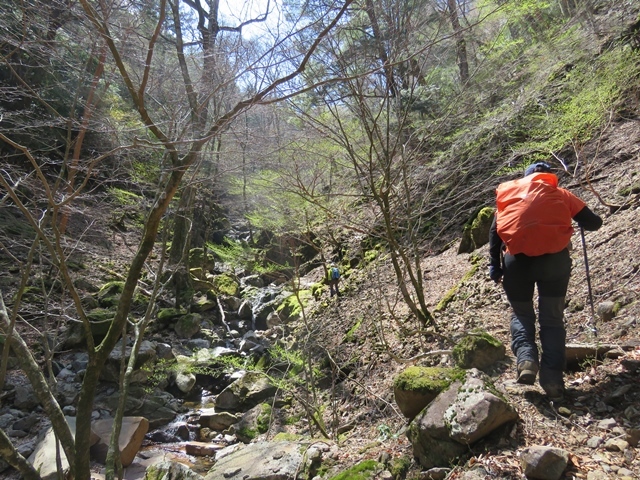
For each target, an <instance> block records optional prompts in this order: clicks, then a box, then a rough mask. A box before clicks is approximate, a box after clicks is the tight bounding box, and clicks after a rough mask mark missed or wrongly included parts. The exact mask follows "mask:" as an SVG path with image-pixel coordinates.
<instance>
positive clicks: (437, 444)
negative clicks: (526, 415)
mask: <svg viewBox="0 0 640 480" xmlns="http://www.w3.org/2000/svg"><path fill="white" fill-rule="evenodd" d="M517 418H518V415H517V413H516V411H515V410H514V409H513V407H512V406H511V405H510V404H509V403H508V402H507V401H506V399H505V398H504V397H503V396H502V395H501V394H500V393H499V392H498V391H497V390H496V389H495V387H494V386H493V384H492V383H491V381H490V379H489V377H488V376H487V375H485V374H483V373H482V372H481V371H479V370H476V369H472V370H468V371H467V372H466V375H465V377H464V378H463V379H462V380H456V381H454V382H453V383H452V384H451V385H450V386H449V388H448V389H446V390H445V391H444V392H442V393H441V394H440V395H438V396H437V397H436V398H435V399H434V400H433V401H432V402H431V403H430V404H429V405H428V406H427V407H426V408H425V409H424V410H422V412H420V414H419V415H418V416H417V417H416V418H415V419H414V420H413V421H412V422H411V424H410V425H409V429H408V430H407V437H408V438H409V441H410V442H411V444H412V445H413V453H414V456H415V457H416V458H417V459H418V461H419V462H420V464H421V465H422V466H423V467H424V468H433V467H446V466H448V465H450V464H451V463H452V462H454V461H455V460H457V459H458V457H460V456H461V455H463V454H464V453H465V452H466V451H468V446H469V445H471V444H473V443H475V442H476V441H478V440H479V439H481V438H483V437H485V436H487V435H488V434H490V433H491V432H493V431H494V430H495V429H497V428H498V427H500V426H502V425H504V424H506V423H509V422H513V421H515V420H516V419H517Z"/></svg>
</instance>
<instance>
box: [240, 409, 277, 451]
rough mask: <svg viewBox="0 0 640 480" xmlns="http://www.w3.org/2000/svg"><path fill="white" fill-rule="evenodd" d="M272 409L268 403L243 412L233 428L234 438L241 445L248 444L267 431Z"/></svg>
mask: <svg viewBox="0 0 640 480" xmlns="http://www.w3.org/2000/svg"><path fill="white" fill-rule="evenodd" d="M272 415H273V409H272V408H271V405H270V404H268V403H261V404H259V405H256V406H255V407H253V408H252V409H251V410H249V411H248V412H245V413H244V414H243V415H242V418H240V421H239V422H238V423H237V424H236V425H235V426H234V430H235V434H236V437H238V440H240V441H241V442H243V443H249V442H251V441H252V440H253V439H255V438H256V437H257V436H258V435H260V434H262V433H266V432H267V430H269V425H270V424H271V420H272Z"/></svg>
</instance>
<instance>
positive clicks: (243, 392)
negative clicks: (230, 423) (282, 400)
mask: <svg viewBox="0 0 640 480" xmlns="http://www.w3.org/2000/svg"><path fill="white" fill-rule="evenodd" d="M276 391H277V388H276V387H275V386H274V385H272V384H271V382H270V381H269V378H268V377H267V376H266V375H264V374H262V373H260V372H247V373H246V374H245V375H244V376H242V377H241V378H239V379H238V380H236V381H235V382H233V383H232V384H231V385H229V386H228V387H227V388H225V389H224V390H223V391H222V392H220V395H218V396H217V397H216V400H215V404H216V407H217V408H219V409H222V410H230V411H241V410H247V409H249V408H252V407H255V406H256V405H257V404H259V403H260V402H262V401H263V400H266V399H267V398H270V397H272V396H273V395H274V394H275V393H276Z"/></svg>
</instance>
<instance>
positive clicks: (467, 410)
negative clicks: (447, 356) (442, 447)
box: [445, 370, 518, 444]
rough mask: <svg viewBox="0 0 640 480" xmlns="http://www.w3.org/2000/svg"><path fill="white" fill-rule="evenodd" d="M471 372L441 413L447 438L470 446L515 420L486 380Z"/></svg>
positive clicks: (502, 399) (504, 401)
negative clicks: (447, 434) (454, 398)
mask: <svg viewBox="0 0 640 480" xmlns="http://www.w3.org/2000/svg"><path fill="white" fill-rule="evenodd" d="M473 372H474V371H473V370H470V374H469V375H467V379H466V381H465V383H464V384H463V385H462V387H461V388H460V390H459V392H458V396H457V398H456V400H455V402H454V403H453V404H452V405H451V406H450V407H449V408H448V409H447V411H446V412H445V419H446V421H447V422H448V423H449V436H450V437H451V438H452V439H453V440H456V441H458V442H460V443H464V444H472V443H474V442H476V441H478V440H479V439H481V438H483V437H485V436H487V435H488V434H489V433H491V432H492V431H494V430H495V429H496V428H498V427H500V426H501V425H504V424H505V423H509V422H513V421H515V420H517V418H518V414H517V413H516V411H515V410H514V409H513V407H512V406H511V405H510V404H509V403H507V401H506V400H505V399H504V398H501V397H499V396H497V395H496V394H495V393H494V392H492V390H493V388H492V387H490V386H489V384H488V383H487V382H489V379H488V378H487V377H484V376H479V375H478V376H476V375H477V374H474V373H473ZM477 373H480V372H477Z"/></svg>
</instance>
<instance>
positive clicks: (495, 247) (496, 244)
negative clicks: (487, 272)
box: [489, 215, 502, 268]
mask: <svg viewBox="0 0 640 480" xmlns="http://www.w3.org/2000/svg"><path fill="white" fill-rule="evenodd" d="M501 252H502V239H501V238H500V235H498V224H497V222H496V215H494V216H493V222H492V223H491V228H490V229H489V257H490V259H489V265H491V266H492V267H499V268H502V262H501V260H500V258H501Z"/></svg>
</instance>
